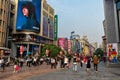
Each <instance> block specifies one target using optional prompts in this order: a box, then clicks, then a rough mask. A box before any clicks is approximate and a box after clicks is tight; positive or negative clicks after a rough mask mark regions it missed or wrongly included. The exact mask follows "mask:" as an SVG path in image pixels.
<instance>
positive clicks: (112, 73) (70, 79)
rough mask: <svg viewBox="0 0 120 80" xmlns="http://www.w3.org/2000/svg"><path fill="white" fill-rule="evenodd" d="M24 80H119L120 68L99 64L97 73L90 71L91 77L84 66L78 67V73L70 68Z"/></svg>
mask: <svg viewBox="0 0 120 80" xmlns="http://www.w3.org/2000/svg"><path fill="white" fill-rule="evenodd" d="M24 80H120V68H106V67H105V65H104V63H100V64H99V71H98V72H97V73H96V72H94V70H93V68H92V69H91V75H90V76H88V75H87V73H86V68H85V65H84V67H83V68H80V67H79V70H78V72H73V71H72V68H70V69H63V70H58V71H56V72H52V73H48V74H42V75H41V74H40V75H37V76H34V77H30V78H27V79H24Z"/></svg>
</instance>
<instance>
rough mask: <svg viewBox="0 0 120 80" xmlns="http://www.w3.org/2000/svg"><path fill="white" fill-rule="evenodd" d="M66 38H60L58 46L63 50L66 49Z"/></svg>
mask: <svg viewBox="0 0 120 80" xmlns="http://www.w3.org/2000/svg"><path fill="white" fill-rule="evenodd" d="M64 41H65V40H64V38H58V46H59V47H60V48H61V49H64V46H65V45H64Z"/></svg>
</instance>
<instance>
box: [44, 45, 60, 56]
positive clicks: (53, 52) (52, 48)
mask: <svg viewBox="0 0 120 80" xmlns="http://www.w3.org/2000/svg"><path fill="white" fill-rule="evenodd" d="M46 49H48V50H50V57H55V56H57V55H58V54H59V52H60V50H61V48H59V47H57V46H56V45H53V44H45V45H44V46H43V48H42V56H43V55H45V52H46Z"/></svg>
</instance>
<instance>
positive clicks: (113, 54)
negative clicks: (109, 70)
mask: <svg viewBox="0 0 120 80" xmlns="http://www.w3.org/2000/svg"><path fill="white" fill-rule="evenodd" d="M107 57H108V60H109V62H111V63H118V60H117V59H118V45H117V43H109V44H107Z"/></svg>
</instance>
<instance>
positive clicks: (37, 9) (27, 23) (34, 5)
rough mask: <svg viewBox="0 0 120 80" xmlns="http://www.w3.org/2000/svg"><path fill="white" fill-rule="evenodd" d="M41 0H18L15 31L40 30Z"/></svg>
mask: <svg viewBox="0 0 120 80" xmlns="http://www.w3.org/2000/svg"><path fill="white" fill-rule="evenodd" d="M40 15H41V0H18V12H17V22H16V31H23V30H27V31H34V32H40V17H41V16H40Z"/></svg>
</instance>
